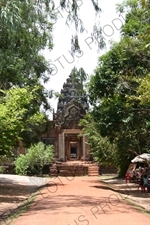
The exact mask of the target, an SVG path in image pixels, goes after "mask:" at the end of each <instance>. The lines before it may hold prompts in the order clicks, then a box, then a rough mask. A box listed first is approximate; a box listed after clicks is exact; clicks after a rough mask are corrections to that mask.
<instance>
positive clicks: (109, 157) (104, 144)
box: [79, 112, 116, 165]
mask: <svg viewBox="0 0 150 225" xmlns="http://www.w3.org/2000/svg"><path fill="white" fill-rule="evenodd" d="M79 126H81V127H83V133H84V135H85V136H87V137H88V142H87V144H88V145H89V147H90V154H91V155H92V156H93V158H94V160H95V161H97V162H98V163H99V164H101V165H116V145H115V144H114V143H110V141H109V139H108V138H107V137H102V136H101V135H100V133H99V130H98V129H97V123H96V122H95V121H94V120H93V117H92V114H91V113H90V112H88V113H87V114H86V115H85V117H84V118H83V119H81V120H80V123H79Z"/></svg>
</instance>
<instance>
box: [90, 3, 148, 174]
mask: <svg viewBox="0 0 150 225" xmlns="http://www.w3.org/2000/svg"><path fill="white" fill-rule="evenodd" d="M118 10H120V11H121V12H123V11H124V12H126V18H125V24H124V25H123V27H122V30H121V34H122V36H121V40H120V42H119V43H112V45H111V49H110V50H109V51H108V52H107V53H106V54H105V55H103V56H101V57H99V62H98V66H97V68H96V69H95V71H94V75H92V77H91V80H90V82H89V84H88V86H89V96H90V101H91V104H92V105H93V106H94V108H93V112H92V115H93V118H94V121H95V122H96V123H97V126H98V129H99V131H100V134H101V135H102V136H103V137H107V138H109V140H110V141H111V142H113V143H115V144H116V145H117V155H118V166H119V167H120V172H121V173H123V172H125V170H126V168H127V166H128V164H129V162H130V160H131V159H132V157H133V156H134V154H140V153H142V152H149V151H150V149H149V146H150V137H149V133H150V126H149V124H150V123H149V116H150V107H149V100H148V96H149V90H148V87H149V73H150V45H149V43H150V32H149V24H150V21H149V16H148V15H149V13H150V2H149V1H144V2H143V1H142V2H141V1H136V0H129V1H125V2H124V3H123V4H122V5H118Z"/></svg>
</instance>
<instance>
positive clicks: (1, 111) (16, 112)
mask: <svg viewBox="0 0 150 225" xmlns="http://www.w3.org/2000/svg"><path fill="white" fill-rule="evenodd" d="M40 88H41V87H40V86H35V87H34V89H33V90H31V88H30V87H26V88H18V87H14V88H11V89H10V90H9V91H6V92H4V91H3V94H4V97H3V98H1V102H0V121H1V123H0V131H1V139H0V154H10V152H11V150H12V149H13V148H14V147H16V146H17V145H18V141H19V140H23V142H24V143H25V144H26V143H28V138H27V139H25V138H24V132H28V136H30V134H31V132H32V133H33V132H35V131H36V129H35V128H36V127H38V126H39V125H40V124H41V123H44V122H46V116H45V114H44V113H42V112H40V109H39V104H38V101H39V99H38V91H39V89H40ZM33 128H34V129H33ZM36 136H37V137H38V139H37V140H39V138H40V133H39V134H38V133H37V134H36ZM31 141H32V142H34V141H35V140H34V139H32V140H31ZM30 144H31V143H30Z"/></svg>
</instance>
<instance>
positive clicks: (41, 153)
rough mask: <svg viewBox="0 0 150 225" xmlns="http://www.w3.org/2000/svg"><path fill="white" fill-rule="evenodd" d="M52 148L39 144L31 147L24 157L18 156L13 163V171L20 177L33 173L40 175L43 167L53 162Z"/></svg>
mask: <svg viewBox="0 0 150 225" xmlns="http://www.w3.org/2000/svg"><path fill="white" fill-rule="evenodd" d="M53 150H54V149H53V146H52V145H47V146H45V144H44V143H43V142H39V143H38V144H36V145H32V146H31V147H30V148H29V149H28V150H27V153H26V155H22V154H21V155H20V156H18V157H17V159H16V161H15V171H16V173H17V174H20V175H27V174H29V172H30V173H34V174H37V175H42V170H43V167H44V165H46V164H50V163H51V162H52V160H53Z"/></svg>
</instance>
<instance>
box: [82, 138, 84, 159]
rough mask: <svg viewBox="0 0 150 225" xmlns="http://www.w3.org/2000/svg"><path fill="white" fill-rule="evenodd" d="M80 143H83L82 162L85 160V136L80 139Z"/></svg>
mask: <svg viewBox="0 0 150 225" xmlns="http://www.w3.org/2000/svg"><path fill="white" fill-rule="evenodd" d="M82 141H83V160H85V135H84V134H83V137H82Z"/></svg>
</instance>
